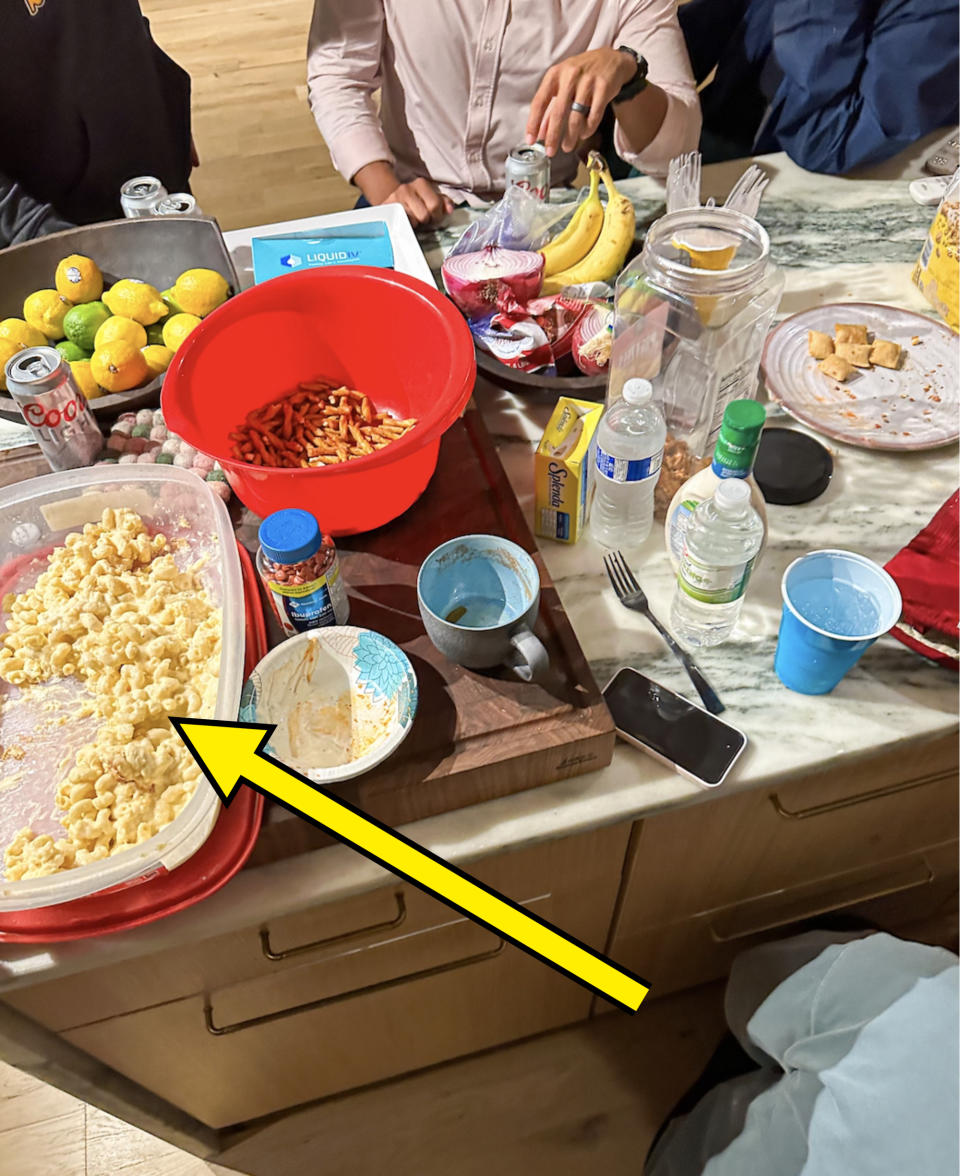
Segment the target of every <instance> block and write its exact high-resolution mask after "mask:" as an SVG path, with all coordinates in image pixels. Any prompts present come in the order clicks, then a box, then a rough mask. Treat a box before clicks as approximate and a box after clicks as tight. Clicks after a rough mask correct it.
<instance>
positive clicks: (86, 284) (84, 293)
mask: <svg viewBox="0 0 960 1176" xmlns="http://www.w3.org/2000/svg"><path fill="white" fill-rule="evenodd" d="M53 284H54V285H55V286H56V287H57V293H58V294H61V295H63V297H64V298H67V299H69V301H70V302H96V300H97V299H98V298H99V297H100V295H101V294H102V293H103V274H102V273H101V272H100V267H99V266H98V265H97V263H96V262H95V261H91V260H90V258H89V257H83V256H82V255H81V254H79V253H71V254H70V256H69V257H65V258H64V259H63V261H61V262H60V264H59V265H58V266H57V273H56V276H55V277H54V279H53Z"/></svg>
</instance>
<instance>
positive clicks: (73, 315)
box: [63, 302, 110, 355]
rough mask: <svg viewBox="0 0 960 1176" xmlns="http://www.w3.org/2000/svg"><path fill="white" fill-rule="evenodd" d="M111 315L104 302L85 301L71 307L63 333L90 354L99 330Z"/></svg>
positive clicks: (64, 322) (64, 321) (65, 318)
mask: <svg viewBox="0 0 960 1176" xmlns="http://www.w3.org/2000/svg"><path fill="white" fill-rule="evenodd" d="M109 317H110V311H109V310H107V308H106V306H104V304H103V303H102V302H84V303H83V305H82V306H74V307H71V308H70V310H68V311H67V313H66V315H65V316H64V319H63V333H64V334H65V335H66V337H67V338H68V339H69V340H70V342H71V343H76V345H77V346H78V347H79V348H80V349H81V350H82V351H85V352H86V353H87V354H88V355H89V353H90V352H91V351H93V345H94V340H95V339H96V337H97V331H98V330H99V329H100V328H101V327H102V326H103V324H104V323H105V322H106V321H107V319H108V318H109Z"/></svg>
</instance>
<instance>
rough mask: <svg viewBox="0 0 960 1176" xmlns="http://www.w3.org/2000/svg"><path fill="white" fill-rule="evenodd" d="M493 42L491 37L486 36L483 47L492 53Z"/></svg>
mask: <svg viewBox="0 0 960 1176" xmlns="http://www.w3.org/2000/svg"><path fill="white" fill-rule="evenodd" d="M494 44H495V42H494V39H493V37H488V38H487V39H486V41H484V43H483V48H484V50H485V51H486V52H487V53H492V52H493V46H494Z"/></svg>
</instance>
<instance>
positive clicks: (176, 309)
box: [160, 286, 183, 314]
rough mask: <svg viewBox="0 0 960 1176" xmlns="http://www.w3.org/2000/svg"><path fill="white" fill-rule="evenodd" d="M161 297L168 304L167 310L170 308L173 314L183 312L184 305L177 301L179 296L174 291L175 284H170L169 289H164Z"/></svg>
mask: <svg viewBox="0 0 960 1176" xmlns="http://www.w3.org/2000/svg"><path fill="white" fill-rule="evenodd" d="M160 297H161V298H162V299H163V301H164V302H165V303H166V304H167V310H169V312H170V313H171V314H183V307H182V306H181V305H180V303H179V302H178V301H177V296H176V294H175V293H174V292H173V286H170V287H169V288H168V289H166V290H164V291H163V293H162V294H161V295H160Z"/></svg>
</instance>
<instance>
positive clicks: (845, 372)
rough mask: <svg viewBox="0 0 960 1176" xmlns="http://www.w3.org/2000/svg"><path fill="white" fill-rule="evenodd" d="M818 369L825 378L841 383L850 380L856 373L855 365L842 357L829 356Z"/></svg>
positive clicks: (819, 364) (818, 365)
mask: <svg viewBox="0 0 960 1176" xmlns="http://www.w3.org/2000/svg"><path fill="white" fill-rule="evenodd" d="M817 367H818V368H819V369H820V371H822V372H823V374H824V375H825V376H829V377H830V378H831V379H832V380H840V381H841V382H843V381H844V380H849V379H850V377H851V376H852V375H853V371H854V368H853V364H852V363H850V362H849V360H846V359H844V358H843V356H842V355H828V356H827V358H826V359H824V360H821V362H820V363H818V364H817Z"/></svg>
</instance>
